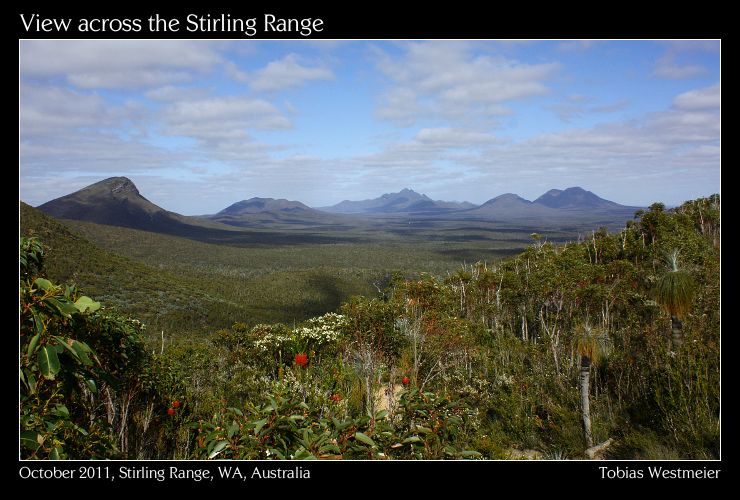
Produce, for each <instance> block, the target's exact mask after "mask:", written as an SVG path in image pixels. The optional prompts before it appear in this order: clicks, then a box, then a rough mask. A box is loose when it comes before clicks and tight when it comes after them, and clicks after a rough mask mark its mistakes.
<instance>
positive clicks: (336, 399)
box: [329, 394, 342, 403]
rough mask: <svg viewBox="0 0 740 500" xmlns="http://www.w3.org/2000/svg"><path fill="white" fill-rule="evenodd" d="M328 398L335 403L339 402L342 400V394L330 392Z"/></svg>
mask: <svg viewBox="0 0 740 500" xmlns="http://www.w3.org/2000/svg"><path fill="white" fill-rule="evenodd" d="M329 399H331V400H332V401H334V402H335V403H339V402H340V401H341V400H342V396H341V395H340V394H332V395H331V396H329Z"/></svg>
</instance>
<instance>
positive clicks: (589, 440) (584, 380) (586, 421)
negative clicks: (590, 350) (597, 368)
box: [580, 356, 594, 448]
mask: <svg viewBox="0 0 740 500" xmlns="http://www.w3.org/2000/svg"><path fill="white" fill-rule="evenodd" d="M590 375H591V358H589V357H588V356H581V375H580V386H581V415H582V417H583V437H584V439H585V440H586V448H591V447H592V446H593V445H594V439H593V436H592V435H591V408H590V407H589V401H588V393H589V387H588V385H589V378H590Z"/></svg>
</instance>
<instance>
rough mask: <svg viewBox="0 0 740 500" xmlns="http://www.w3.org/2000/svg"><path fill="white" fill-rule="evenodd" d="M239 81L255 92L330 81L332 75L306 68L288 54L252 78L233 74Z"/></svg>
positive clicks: (322, 69)
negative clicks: (247, 84) (317, 81)
mask: <svg viewBox="0 0 740 500" xmlns="http://www.w3.org/2000/svg"><path fill="white" fill-rule="evenodd" d="M235 75H237V77H240V79H241V80H246V81H249V82H250V83H251V86H252V89H253V90H255V91H257V92H262V91H274V90H282V89H286V88H290V87H300V86H301V85H303V84H305V83H306V82H309V81H312V80H331V79H332V78H334V74H333V73H332V72H331V71H330V70H329V69H327V68H324V67H320V66H313V67H312V66H306V65H302V64H301V63H300V62H299V58H298V56H297V55H295V54H288V55H287V56H285V57H284V58H282V59H279V60H277V61H272V62H270V63H269V64H268V65H267V66H265V67H264V68H262V69H260V70H258V71H257V72H255V74H254V75H253V76H250V75H246V74H243V73H240V72H239V73H235Z"/></svg>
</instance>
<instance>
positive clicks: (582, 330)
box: [576, 322, 606, 448]
mask: <svg viewBox="0 0 740 500" xmlns="http://www.w3.org/2000/svg"><path fill="white" fill-rule="evenodd" d="M576 333H577V337H576V348H577V349H578V354H579V355H580V357H581V363H580V365H581V369H580V372H579V376H578V385H579V388H580V391H581V419H582V420H583V438H584V441H586V448H591V447H592V446H593V445H594V439H593V434H592V433H591V407H590V401H589V394H590V392H591V389H590V383H591V365H592V364H593V363H595V362H596V361H598V359H599V357H600V355H601V354H602V353H603V351H604V350H605V344H606V343H605V335H602V334H600V332H599V330H598V329H596V328H593V327H592V326H591V325H590V324H589V323H588V322H585V323H584V324H582V325H580V326H579V327H578V329H577V330H576Z"/></svg>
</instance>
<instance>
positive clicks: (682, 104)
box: [673, 83, 722, 110]
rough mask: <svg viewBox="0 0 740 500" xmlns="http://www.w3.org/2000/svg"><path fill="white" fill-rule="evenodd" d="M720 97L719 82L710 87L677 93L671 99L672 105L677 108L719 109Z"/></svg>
mask: <svg viewBox="0 0 740 500" xmlns="http://www.w3.org/2000/svg"><path fill="white" fill-rule="evenodd" d="M721 99H722V91H721V89H720V84H719V83H718V84H717V85H713V86H711V87H707V88H703V89H697V90H691V91H689V92H684V93H683V94H679V95H678V96H677V97H676V98H675V99H674V100H673V106H674V107H676V108H677V109H685V110H700V109H712V108H714V109H719V107H720V103H721Z"/></svg>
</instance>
